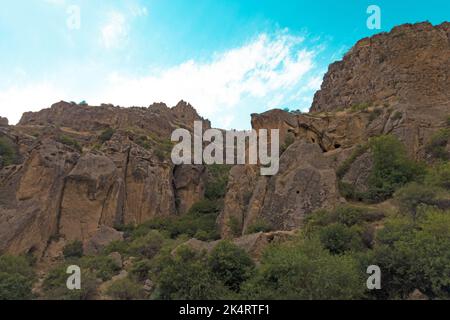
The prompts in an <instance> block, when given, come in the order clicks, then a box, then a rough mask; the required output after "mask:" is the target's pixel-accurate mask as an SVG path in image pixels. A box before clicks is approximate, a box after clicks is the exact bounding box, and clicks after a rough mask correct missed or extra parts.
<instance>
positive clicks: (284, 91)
mask: <svg viewBox="0 0 450 320" xmlns="http://www.w3.org/2000/svg"><path fill="white" fill-rule="evenodd" d="M372 4H376V5H378V6H379V8H380V9H381V22H382V24H381V28H382V29H381V30H370V29H369V28H368V27H367V24H366V21H367V18H368V17H369V14H367V8H368V6H369V5H372ZM424 20H429V21H431V22H432V23H440V22H442V21H445V20H447V21H448V20H450V1H448V0H427V1H418V0H417V1H416V0H409V1H404V0H396V1H392V0H372V1H365V0H346V1H344V0H343V1H335V0H328V1H327V0H317V1H310V0H308V1H307V0H284V1H283V0H170V1H168V0H124V1H118V0H109V1H104V0H103V1H100V0H15V1H12V0H11V1H2V4H1V6H0V116H7V117H8V118H9V119H10V122H12V123H16V122H17V121H18V120H19V119H20V116H21V114H22V113H23V112H24V111H31V110H39V109H42V108H46V107H49V106H50V105H51V104H52V103H54V102H57V101H60V100H66V101H75V102H80V101H82V100H85V101H87V102H88V103H89V104H92V105H98V104H100V103H113V104H115V105H121V106H125V107H126V106H133V105H136V106H148V105H150V104H151V103H153V102H165V103H167V104H168V105H169V106H173V105H175V104H176V103H177V102H178V101H179V100H181V99H183V100H186V101H189V102H191V104H192V105H194V106H195V107H196V109H197V110H198V111H199V113H200V114H201V115H202V116H204V117H207V118H209V119H211V120H212V122H213V125H214V126H216V127H222V128H248V127H249V125H250V114H251V113H255V112H264V111H266V110H268V109H271V108H286V107H287V108H290V109H302V110H307V109H308V108H309V106H310V104H311V101H312V97H313V95H314V92H315V91H316V90H317V89H318V88H319V87H320V84H321V81H322V77H323V74H324V72H325V71H326V69H327V66H328V64H329V63H331V62H333V61H335V60H337V59H340V58H342V55H343V54H344V53H345V51H346V50H348V49H349V48H350V47H351V46H352V45H353V44H354V43H355V42H356V41H357V40H358V39H360V38H362V37H365V36H370V35H372V34H374V33H377V32H380V31H386V30H390V29H391V28H392V27H393V26H394V25H397V24H400V23H404V22H417V21H424Z"/></svg>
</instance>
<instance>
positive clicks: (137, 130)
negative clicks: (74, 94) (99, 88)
mask: <svg viewBox="0 0 450 320" xmlns="http://www.w3.org/2000/svg"><path fill="white" fill-rule="evenodd" d="M194 120H203V119H202V118H201V117H199V116H198V114H197V113H196V111H195V110H194V108H193V107H192V106H190V105H188V104H187V103H184V102H180V103H179V104H178V105H177V106H176V107H174V108H168V107H166V106H165V105H163V104H158V105H152V106H150V107H149V108H131V109H123V108H117V107H112V106H100V107H91V106H79V105H74V104H70V103H65V102H60V103H57V104H55V105H53V106H52V107H51V108H50V109H46V110H42V111H40V112H37V113H26V114H25V115H24V116H23V118H22V119H21V121H20V123H19V124H18V125H17V126H13V127H6V128H3V129H1V131H0V137H1V138H2V139H4V141H6V143H8V145H9V146H10V147H11V148H13V149H15V150H16V155H17V156H16V158H15V159H14V161H12V163H8V165H0V251H7V252H11V253H23V252H30V251H31V252H35V253H36V254H37V255H38V256H41V255H43V254H45V253H46V252H47V251H48V250H50V251H52V250H51V247H50V248H49V246H53V245H58V243H59V241H62V242H66V243H67V242H70V241H73V240H82V241H83V242H85V244H86V245H88V244H89V240H90V239H91V238H93V237H94V236H96V235H97V234H98V232H99V230H100V229H101V228H102V227H109V228H112V227H116V226H119V225H127V224H140V223H143V222H145V221H147V220H149V219H151V218H154V217H156V216H170V215H177V214H183V213H185V212H186V211H187V210H188V209H189V207H190V206H191V205H192V204H193V203H195V202H196V201H198V200H199V199H201V198H202V197H203V192H204V191H203V184H204V173H203V172H204V170H205V169H204V167H202V166H198V167H195V166H192V167H191V166H188V167H187V168H183V167H182V166H181V167H175V166H174V165H173V164H172V162H171V160H170V149H171V144H170V142H169V139H170V134H171V133H172V131H173V130H174V129H176V128H178V127H184V128H188V129H189V128H190V127H192V126H193V122H194ZM203 121H204V126H205V127H209V126H210V124H209V122H208V121H206V120H203ZM108 128H109V129H108ZM108 130H110V131H109V136H107V137H102V134H103V135H105V132H108ZM10 162H11V161H10ZM59 247H61V245H59Z"/></svg>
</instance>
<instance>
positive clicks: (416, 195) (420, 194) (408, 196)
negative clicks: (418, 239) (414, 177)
mask: <svg viewBox="0 0 450 320" xmlns="http://www.w3.org/2000/svg"><path fill="white" fill-rule="evenodd" d="M435 197H436V190H434V189H433V188H432V187H429V186H424V185H421V184H418V183H415V182H413V183H410V184H408V185H406V186H404V187H403V188H401V189H400V190H398V191H397V192H396V193H395V199H396V201H397V203H398V204H399V206H400V208H401V210H402V211H403V212H405V213H409V214H411V216H412V217H413V219H415V218H416V216H417V208H418V207H419V206H420V205H421V204H426V205H433V204H434V199H435Z"/></svg>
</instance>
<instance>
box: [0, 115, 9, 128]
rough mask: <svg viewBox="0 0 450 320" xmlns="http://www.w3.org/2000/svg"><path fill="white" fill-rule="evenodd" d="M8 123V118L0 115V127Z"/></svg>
mask: <svg viewBox="0 0 450 320" xmlns="http://www.w3.org/2000/svg"><path fill="white" fill-rule="evenodd" d="M8 125H9V121H8V119H7V118H3V117H0V127H7V126H8Z"/></svg>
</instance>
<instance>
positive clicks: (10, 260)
mask: <svg viewBox="0 0 450 320" xmlns="http://www.w3.org/2000/svg"><path fill="white" fill-rule="evenodd" d="M34 280H35V274H34V271H33V268H32V266H31V265H30V261H29V260H28V259H27V258H25V257H14V256H9V255H4V256H0V300H27V299H31V298H32V296H33V295H32V292H31V289H32V285H33V282H34Z"/></svg>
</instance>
